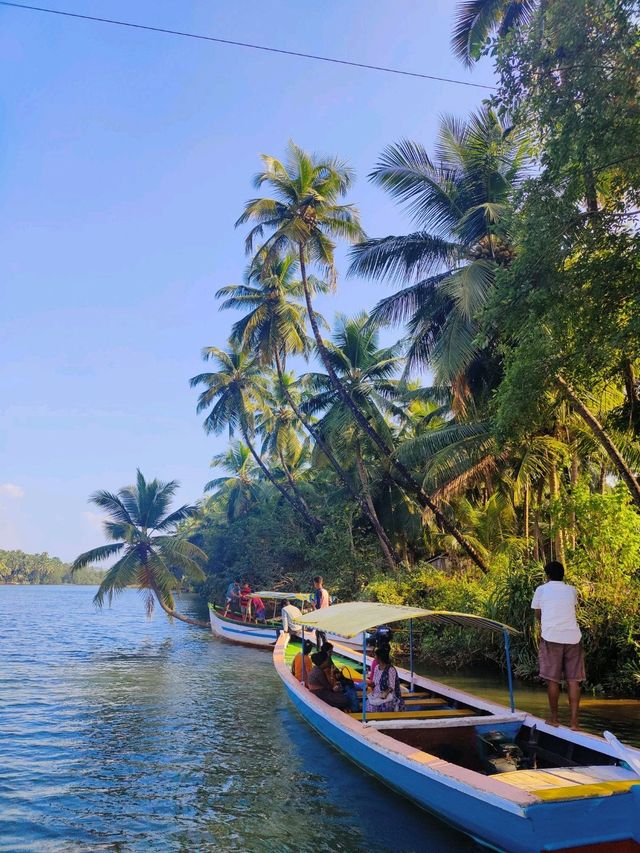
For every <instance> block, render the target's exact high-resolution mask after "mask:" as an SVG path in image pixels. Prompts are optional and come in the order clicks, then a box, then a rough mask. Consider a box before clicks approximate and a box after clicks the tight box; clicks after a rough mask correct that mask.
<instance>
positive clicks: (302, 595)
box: [251, 590, 357, 633]
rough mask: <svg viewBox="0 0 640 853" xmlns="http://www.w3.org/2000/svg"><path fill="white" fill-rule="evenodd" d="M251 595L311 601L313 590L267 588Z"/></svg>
mask: <svg viewBox="0 0 640 853" xmlns="http://www.w3.org/2000/svg"><path fill="white" fill-rule="evenodd" d="M251 595H257V596H258V597H259V598H275V599H278V600H284V599H285V598H290V599H291V600H292V601H311V599H312V597H313V593H311V592H281V591H280V592H275V591H273V590H272V591H269V590H267V591H266V592H252V593H251ZM356 633H357V632H356Z"/></svg>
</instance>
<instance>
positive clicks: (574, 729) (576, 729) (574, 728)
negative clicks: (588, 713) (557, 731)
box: [570, 723, 582, 732]
mask: <svg viewBox="0 0 640 853" xmlns="http://www.w3.org/2000/svg"><path fill="white" fill-rule="evenodd" d="M570 729H571V731H572V732H581V731H582V729H581V728H580V726H579V725H578V724H577V723H571V726H570Z"/></svg>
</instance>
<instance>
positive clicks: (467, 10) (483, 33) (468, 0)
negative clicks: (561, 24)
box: [451, 0, 539, 67]
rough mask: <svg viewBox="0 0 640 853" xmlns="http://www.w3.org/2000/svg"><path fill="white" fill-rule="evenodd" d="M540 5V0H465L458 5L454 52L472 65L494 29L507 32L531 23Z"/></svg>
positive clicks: (453, 39) (501, 34)
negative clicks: (538, 0)
mask: <svg viewBox="0 0 640 853" xmlns="http://www.w3.org/2000/svg"><path fill="white" fill-rule="evenodd" d="M538 5H539V4H538V2H536V0H465V2H463V3H460V4H459V6H458V13H457V15H456V22H455V25H454V28H453V35H452V37H451V46H452V48H453V52H454V53H455V55H456V56H457V57H458V58H459V59H461V60H462V61H463V62H464V63H465V65H467V66H469V67H470V66H472V65H473V64H474V63H475V62H477V60H478V59H480V57H481V56H482V52H483V51H484V49H485V47H486V46H487V44H488V42H489V38H490V37H491V35H492V34H493V33H497V34H498V35H499V36H504V35H506V34H507V33H508V32H509V31H510V30H512V29H514V28H516V27H518V26H521V25H522V24H526V23H528V22H529V21H530V20H531V16H532V14H533V12H534V10H535V8H536V7H537V6H538Z"/></svg>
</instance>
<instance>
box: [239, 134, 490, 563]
mask: <svg viewBox="0 0 640 853" xmlns="http://www.w3.org/2000/svg"><path fill="white" fill-rule="evenodd" d="M262 160H263V163H264V166H265V168H264V171H262V172H261V173H259V174H258V175H257V176H256V178H255V181H254V183H255V185H256V187H258V188H260V187H262V186H264V185H265V184H266V185H267V186H269V187H270V188H271V189H272V191H273V195H274V197H273V198H257V199H252V200H251V201H249V202H247V204H246V206H245V209H244V212H243V213H242V215H241V216H240V217H239V218H238V220H237V222H236V226H238V225H242V224H244V223H247V222H254V223H256V224H255V225H254V226H253V227H252V228H251V230H250V231H249V234H248V236H247V238H246V243H245V245H246V250H247V253H248V254H251V253H252V252H253V250H254V246H255V243H256V241H257V240H262V238H263V237H264V235H265V231H268V232H269V236H268V237H266V239H265V240H264V242H262V244H261V245H260V247H259V248H258V251H257V253H256V254H255V255H254V264H256V265H261V264H265V265H266V266H267V267H268V266H270V265H271V263H272V262H273V261H275V260H276V258H278V257H280V256H282V255H284V254H287V253H291V254H296V255H297V256H298V259H299V262H300V274H301V276H302V285H303V290H304V296H305V302H306V305H307V314H308V317H309V322H310V325H311V329H312V331H313V336H314V339H315V343H316V348H317V351H318V354H319V355H320V359H321V361H322V363H323V365H324V368H325V370H326V371H327V373H328V375H329V377H330V379H331V382H332V383H333V386H334V388H335V389H336V391H337V392H338V394H339V395H340V397H341V398H342V401H343V403H344V404H345V406H346V407H347V408H349V409H351V412H352V414H353V417H354V418H355V420H356V421H357V423H358V425H359V426H360V428H361V429H362V430H363V432H364V433H365V434H366V435H367V436H368V437H369V439H370V440H371V442H372V443H373V445H374V446H375V447H376V452H377V453H379V454H381V455H382V456H383V457H385V458H386V459H387V460H388V461H389V462H390V463H391V464H392V465H393V467H394V469H395V471H396V474H397V476H399V477H400V479H401V480H402V483H403V484H404V485H406V486H407V487H408V488H409V489H411V490H412V491H413V492H414V493H415V495H416V499H417V500H418V501H419V502H420V503H421V505H422V506H424V507H428V508H429V509H431V511H432V512H434V513H435V514H436V517H437V518H438V520H439V521H440V522H441V523H442V524H445V525H446V527H447V529H448V530H449V532H450V533H451V534H452V535H453V536H454V537H455V538H456V539H457V540H458V541H459V544H460V545H461V546H462V547H463V548H464V549H465V550H466V551H467V553H468V554H469V556H470V557H471V559H472V560H473V561H474V562H475V563H476V564H477V565H478V566H479V567H480V568H481V569H482V571H487V566H486V564H485V562H484V561H483V560H482V558H481V557H480V555H479V554H477V553H476V551H475V550H474V548H473V547H472V546H471V545H470V544H469V543H467V542H465V540H464V537H463V536H462V534H461V533H460V532H459V531H458V530H456V529H455V526H454V525H452V524H451V522H449V521H448V519H446V518H445V517H444V516H442V514H439V512H438V508H437V507H436V506H435V504H433V501H431V500H430V498H429V496H428V495H426V494H424V492H423V491H422V489H421V488H420V486H419V485H418V484H417V483H416V482H415V480H414V479H413V477H412V476H411V473H410V472H409V471H408V470H407V468H406V467H405V466H404V465H402V464H401V463H400V462H399V461H398V460H397V459H395V458H394V456H393V451H392V448H390V447H389V446H388V445H387V444H386V442H385V441H384V439H383V438H382V437H381V436H380V435H378V433H377V432H376V430H375V429H374V428H373V427H372V426H371V424H370V423H369V422H368V421H367V419H366V417H365V416H364V415H363V413H362V412H361V411H360V410H359V408H358V406H357V405H356V404H355V403H354V402H353V401H352V400H351V398H350V396H349V394H348V393H347V391H346V389H345V388H344V387H343V385H342V384H341V382H340V380H339V378H338V376H337V375H336V372H335V370H334V369H333V366H332V364H331V359H330V358H329V353H328V351H327V347H326V345H325V342H324V341H323V339H322V335H321V334H320V327H319V325H318V321H317V317H316V313H315V311H314V308H313V301H312V292H311V288H310V286H309V279H308V276H307V268H306V265H307V263H308V262H311V263H316V264H318V265H320V266H321V267H322V268H323V272H325V273H326V277H327V278H328V279H329V280H330V281H332V282H334V281H335V278H336V273H335V264H334V249H335V244H334V242H333V238H344V239H347V240H349V241H351V242H355V241H357V240H361V239H363V238H364V232H363V231H362V228H361V227H360V222H359V218H358V214H357V211H356V209H355V208H354V207H353V206H352V205H348V204H338V203H337V202H338V201H340V199H342V198H343V197H344V195H345V194H346V192H347V190H348V189H349V187H350V186H351V183H352V179H353V175H352V172H351V169H349V168H348V167H347V166H346V165H344V164H343V163H341V162H339V161H337V160H335V159H332V158H325V159H322V158H318V157H315V156H311V155H309V154H306V153H305V152H304V151H302V150H301V149H300V148H298V146H297V145H294V143H292V142H291V143H289V151H288V157H287V160H286V162H285V163H282V162H280V161H279V160H276V159H275V158H274V157H269V156H267V155H262Z"/></svg>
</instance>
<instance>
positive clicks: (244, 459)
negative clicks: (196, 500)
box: [204, 441, 259, 522]
mask: <svg viewBox="0 0 640 853" xmlns="http://www.w3.org/2000/svg"><path fill="white" fill-rule="evenodd" d="M211 467H212V468H222V469H223V470H224V471H226V476H223V477H216V478H214V479H213V480H209V482H208V483H207V484H206V485H205V487H204V490H205V492H213V491H215V492H216V493H217V494H218V495H221V494H222V495H223V496H224V499H225V501H226V505H227V520H228V521H230V522H231V521H234V520H235V519H236V518H238V517H239V516H241V515H244V514H245V513H246V512H248V511H249V509H250V508H251V506H252V505H253V504H254V503H255V501H256V500H257V498H258V493H259V484H258V481H257V479H256V472H257V470H258V469H257V466H256V465H255V462H254V460H253V456H252V455H251V451H250V450H249V448H248V447H247V446H246V444H243V443H242V442H241V441H235V442H233V444H232V445H231V447H229V448H228V449H227V450H226V451H225V452H224V453H218V454H216V455H215V456H214V457H213V459H212V460H211Z"/></svg>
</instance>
